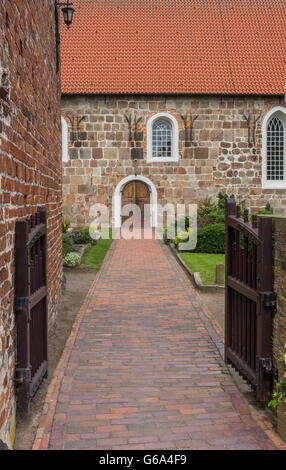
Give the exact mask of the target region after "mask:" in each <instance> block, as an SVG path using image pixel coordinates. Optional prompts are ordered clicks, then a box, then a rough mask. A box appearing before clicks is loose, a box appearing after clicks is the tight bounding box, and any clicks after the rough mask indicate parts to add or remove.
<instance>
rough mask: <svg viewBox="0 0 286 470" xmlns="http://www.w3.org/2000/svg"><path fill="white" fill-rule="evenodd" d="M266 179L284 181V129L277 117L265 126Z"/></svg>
mask: <svg viewBox="0 0 286 470" xmlns="http://www.w3.org/2000/svg"><path fill="white" fill-rule="evenodd" d="M266 179H267V181H284V179H285V129H284V123H283V122H282V121H281V119H279V117H278V116H273V117H272V118H271V119H270V121H269V123H268V125H267V159H266Z"/></svg>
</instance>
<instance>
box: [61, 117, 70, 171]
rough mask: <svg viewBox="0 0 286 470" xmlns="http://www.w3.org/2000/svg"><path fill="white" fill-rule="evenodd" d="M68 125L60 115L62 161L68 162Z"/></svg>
mask: <svg viewBox="0 0 286 470" xmlns="http://www.w3.org/2000/svg"><path fill="white" fill-rule="evenodd" d="M68 136H69V132H68V125H67V122H66V120H65V119H64V118H63V117H62V161H63V162H68V160H69V141H68Z"/></svg>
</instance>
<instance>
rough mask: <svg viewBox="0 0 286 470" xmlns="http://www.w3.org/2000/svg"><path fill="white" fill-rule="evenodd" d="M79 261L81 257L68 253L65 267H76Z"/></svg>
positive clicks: (74, 253)
mask: <svg viewBox="0 0 286 470" xmlns="http://www.w3.org/2000/svg"><path fill="white" fill-rule="evenodd" d="M79 259H80V255H79V254H78V253H76V252H71V253H68V254H67V255H66V256H65V257H64V266H68V267H75V266H77V265H78V263H79Z"/></svg>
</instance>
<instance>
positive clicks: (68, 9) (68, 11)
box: [55, 0, 75, 72]
mask: <svg viewBox="0 0 286 470" xmlns="http://www.w3.org/2000/svg"><path fill="white" fill-rule="evenodd" d="M72 5H73V4H72V2H71V1H70V0H67V1H66V2H59V1H58V0H55V20H56V54H57V72H58V71H59V68H60V42H61V37H60V20H59V8H61V9H62V12H63V18H64V22H65V24H66V26H67V28H68V29H69V27H70V25H71V24H72V21H73V15H74V11H75V10H74V8H73V7H72Z"/></svg>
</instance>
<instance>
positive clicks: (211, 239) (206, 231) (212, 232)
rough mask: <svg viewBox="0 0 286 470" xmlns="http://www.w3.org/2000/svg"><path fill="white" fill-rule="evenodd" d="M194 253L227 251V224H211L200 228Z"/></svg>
mask: <svg viewBox="0 0 286 470" xmlns="http://www.w3.org/2000/svg"><path fill="white" fill-rule="evenodd" d="M193 251H194V253H225V224H216V223H215V224H209V225H206V226H205V227H202V228H199V229H198V232H197V246H196V248H195V249H194V250H193Z"/></svg>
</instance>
